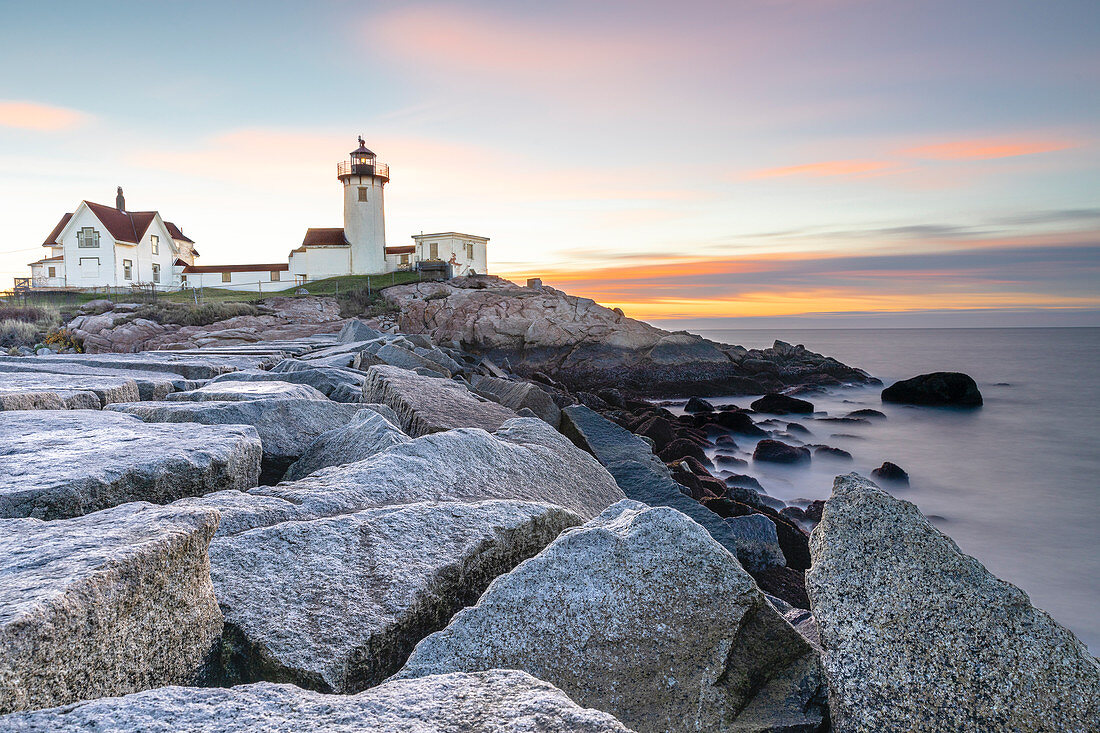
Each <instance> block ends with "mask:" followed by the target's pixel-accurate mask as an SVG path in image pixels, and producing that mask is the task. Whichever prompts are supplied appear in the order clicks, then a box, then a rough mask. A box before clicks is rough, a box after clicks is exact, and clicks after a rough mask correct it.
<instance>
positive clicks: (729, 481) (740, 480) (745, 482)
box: [725, 473, 764, 491]
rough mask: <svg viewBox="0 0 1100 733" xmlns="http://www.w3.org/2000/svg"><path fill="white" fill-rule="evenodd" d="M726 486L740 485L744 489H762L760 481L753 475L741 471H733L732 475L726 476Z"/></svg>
mask: <svg viewBox="0 0 1100 733" xmlns="http://www.w3.org/2000/svg"><path fill="white" fill-rule="evenodd" d="M725 480H726V485H727V486H740V487H743V488H746V489H756V490H757V491H763V490H764V487H763V486H761V485H760V481H759V480H758V479H756V477H754V476H749V475H746V474H743V473H735V474H733V475H732V476H726V479H725Z"/></svg>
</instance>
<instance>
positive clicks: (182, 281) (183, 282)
mask: <svg viewBox="0 0 1100 733" xmlns="http://www.w3.org/2000/svg"><path fill="white" fill-rule="evenodd" d="M180 283H181V284H183V285H186V284H187V275H180Z"/></svg>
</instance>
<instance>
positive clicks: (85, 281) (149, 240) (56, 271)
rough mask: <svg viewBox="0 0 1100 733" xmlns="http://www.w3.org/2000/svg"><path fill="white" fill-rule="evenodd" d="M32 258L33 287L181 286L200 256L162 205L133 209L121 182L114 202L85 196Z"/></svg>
mask: <svg viewBox="0 0 1100 733" xmlns="http://www.w3.org/2000/svg"><path fill="white" fill-rule="evenodd" d="M42 246H43V247H45V248H47V249H48V250H49V254H48V255H46V256H45V257H43V258H42V259H40V260H38V261H36V262H31V263H30V268H31V282H30V285H31V287H36V288H97V287H105V286H108V287H127V286H131V285H150V284H151V285H155V286H158V287H163V288H173V287H179V285H180V284H181V277H182V274H183V271H184V269H185V268H186V267H189V266H192V265H194V263H195V259H196V258H197V257H198V256H199V253H198V251H197V250H196V249H195V243H194V242H193V241H192V240H191V239H190V238H189V237H187V236H186V235H185V234H184V233H183V231H182V230H181V229H180V228H179V227H178V226H176V225H175V224H173V223H172V222H170V221H165V220H164V218H163V217H161V215H160V212H158V211H128V210H127V209H126V199H125V198H124V197H123V195H122V188H121V187H120V188H119V189H118V195H117V196H116V197H115V205H114V206H113V207H112V206H107V205H104V204H97V203H94V202H92V201H81V202H80V205H79V206H77V207H76V210H75V211H73V212H72V213H69V214H65V215H63V216H62V217H61V219H60V220H59V221H58V222H57V225H56V226H54V228H53V231H51V232H50V233H49V235H48V236H47V237H46V239H45V241H43V242H42Z"/></svg>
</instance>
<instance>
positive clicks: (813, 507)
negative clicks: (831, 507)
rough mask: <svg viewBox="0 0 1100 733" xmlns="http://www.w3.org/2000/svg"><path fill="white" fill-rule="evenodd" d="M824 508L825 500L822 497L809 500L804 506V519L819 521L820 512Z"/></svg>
mask: <svg viewBox="0 0 1100 733" xmlns="http://www.w3.org/2000/svg"><path fill="white" fill-rule="evenodd" d="M824 509H825V501H824V500H822V499H815V500H814V501H811V502H810V503H809V505H808V506H807V507H806V519H809V520H810V521H811V522H820V521H821V512H822V511H823V510H824Z"/></svg>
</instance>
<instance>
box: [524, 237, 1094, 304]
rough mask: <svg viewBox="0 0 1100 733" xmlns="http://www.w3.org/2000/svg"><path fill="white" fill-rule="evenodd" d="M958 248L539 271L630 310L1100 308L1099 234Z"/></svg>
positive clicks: (572, 289)
mask: <svg viewBox="0 0 1100 733" xmlns="http://www.w3.org/2000/svg"><path fill="white" fill-rule="evenodd" d="M995 241H996V242H997V244H996V245H994V244H993V242H992V241H991V242H990V243H984V244H985V245H986V246H981V245H978V246H975V247H973V248H971V249H965V250H961V251H933V252H924V253H914V252H905V253H887V254H881V253H880V254H865V255H851V254H841V253H826V254H822V253H816V252H802V253H792V254H785V255H772V254H760V255H755V256H751V257H739V258H725V259H703V258H699V259H695V260H688V259H684V258H676V257H673V256H671V255H670V256H668V257H667V258H666V259H664V260H663V261H655V262H651V263H649V264H640V263H639V264H631V263H629V262H625V263H616V265H615V266H607V267H602V268H599V269H581V268H578V269H573V270H560V271H553V270H548V269H543V270H541V271H540V272H539V273H537V274H539V275H540V276H541V277H542V278H543V280H544V281H545V282H546V283H547V284H548V285H554V286H556V287H563V288H564V289H566V290H568V291H569V292H571V293H575V294H578V295H585V296H588V297H591V298H594V299H595V300H597V301H599V302H601V303H604V304H605V305H614V306H619V307H622V308H623V309H624V310H626V311H627V313H628V314H629V315H632V316H634V317H641V318H657V317H668V318H672V317H719V316H723V317H724V316H745V315H754V316H774V315H791V314H797V313H807V312H822V311H830V312H855V311H859V312H863V311H875V310H877V311H890V312H896V311H910V310H913V311H915V310H921V309H927V308H928V307H930V304H935V305H936V306H937V307H941V308H948V309H957V308H987V309H989V308H1021V307H1028V308H1097V307H1100V288H1098V287H1097V285H1096V283H1097V282H1100V279H1098V278H1100V236H1096V235H1095V233H1094V236H1093V237H1092V238H1091V239H1088V240H1085V241H1084V242H1082V243H1080V244H1069V243H1066V244H1056V243H1055V244H1034V243H1033V242H1031V240H1027V239H1025V240H1023V241H1021V242H1020V243H1018V245H1019V246H1013V244H1014V242H1012V241H1011V240H995Z"/></svg>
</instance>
